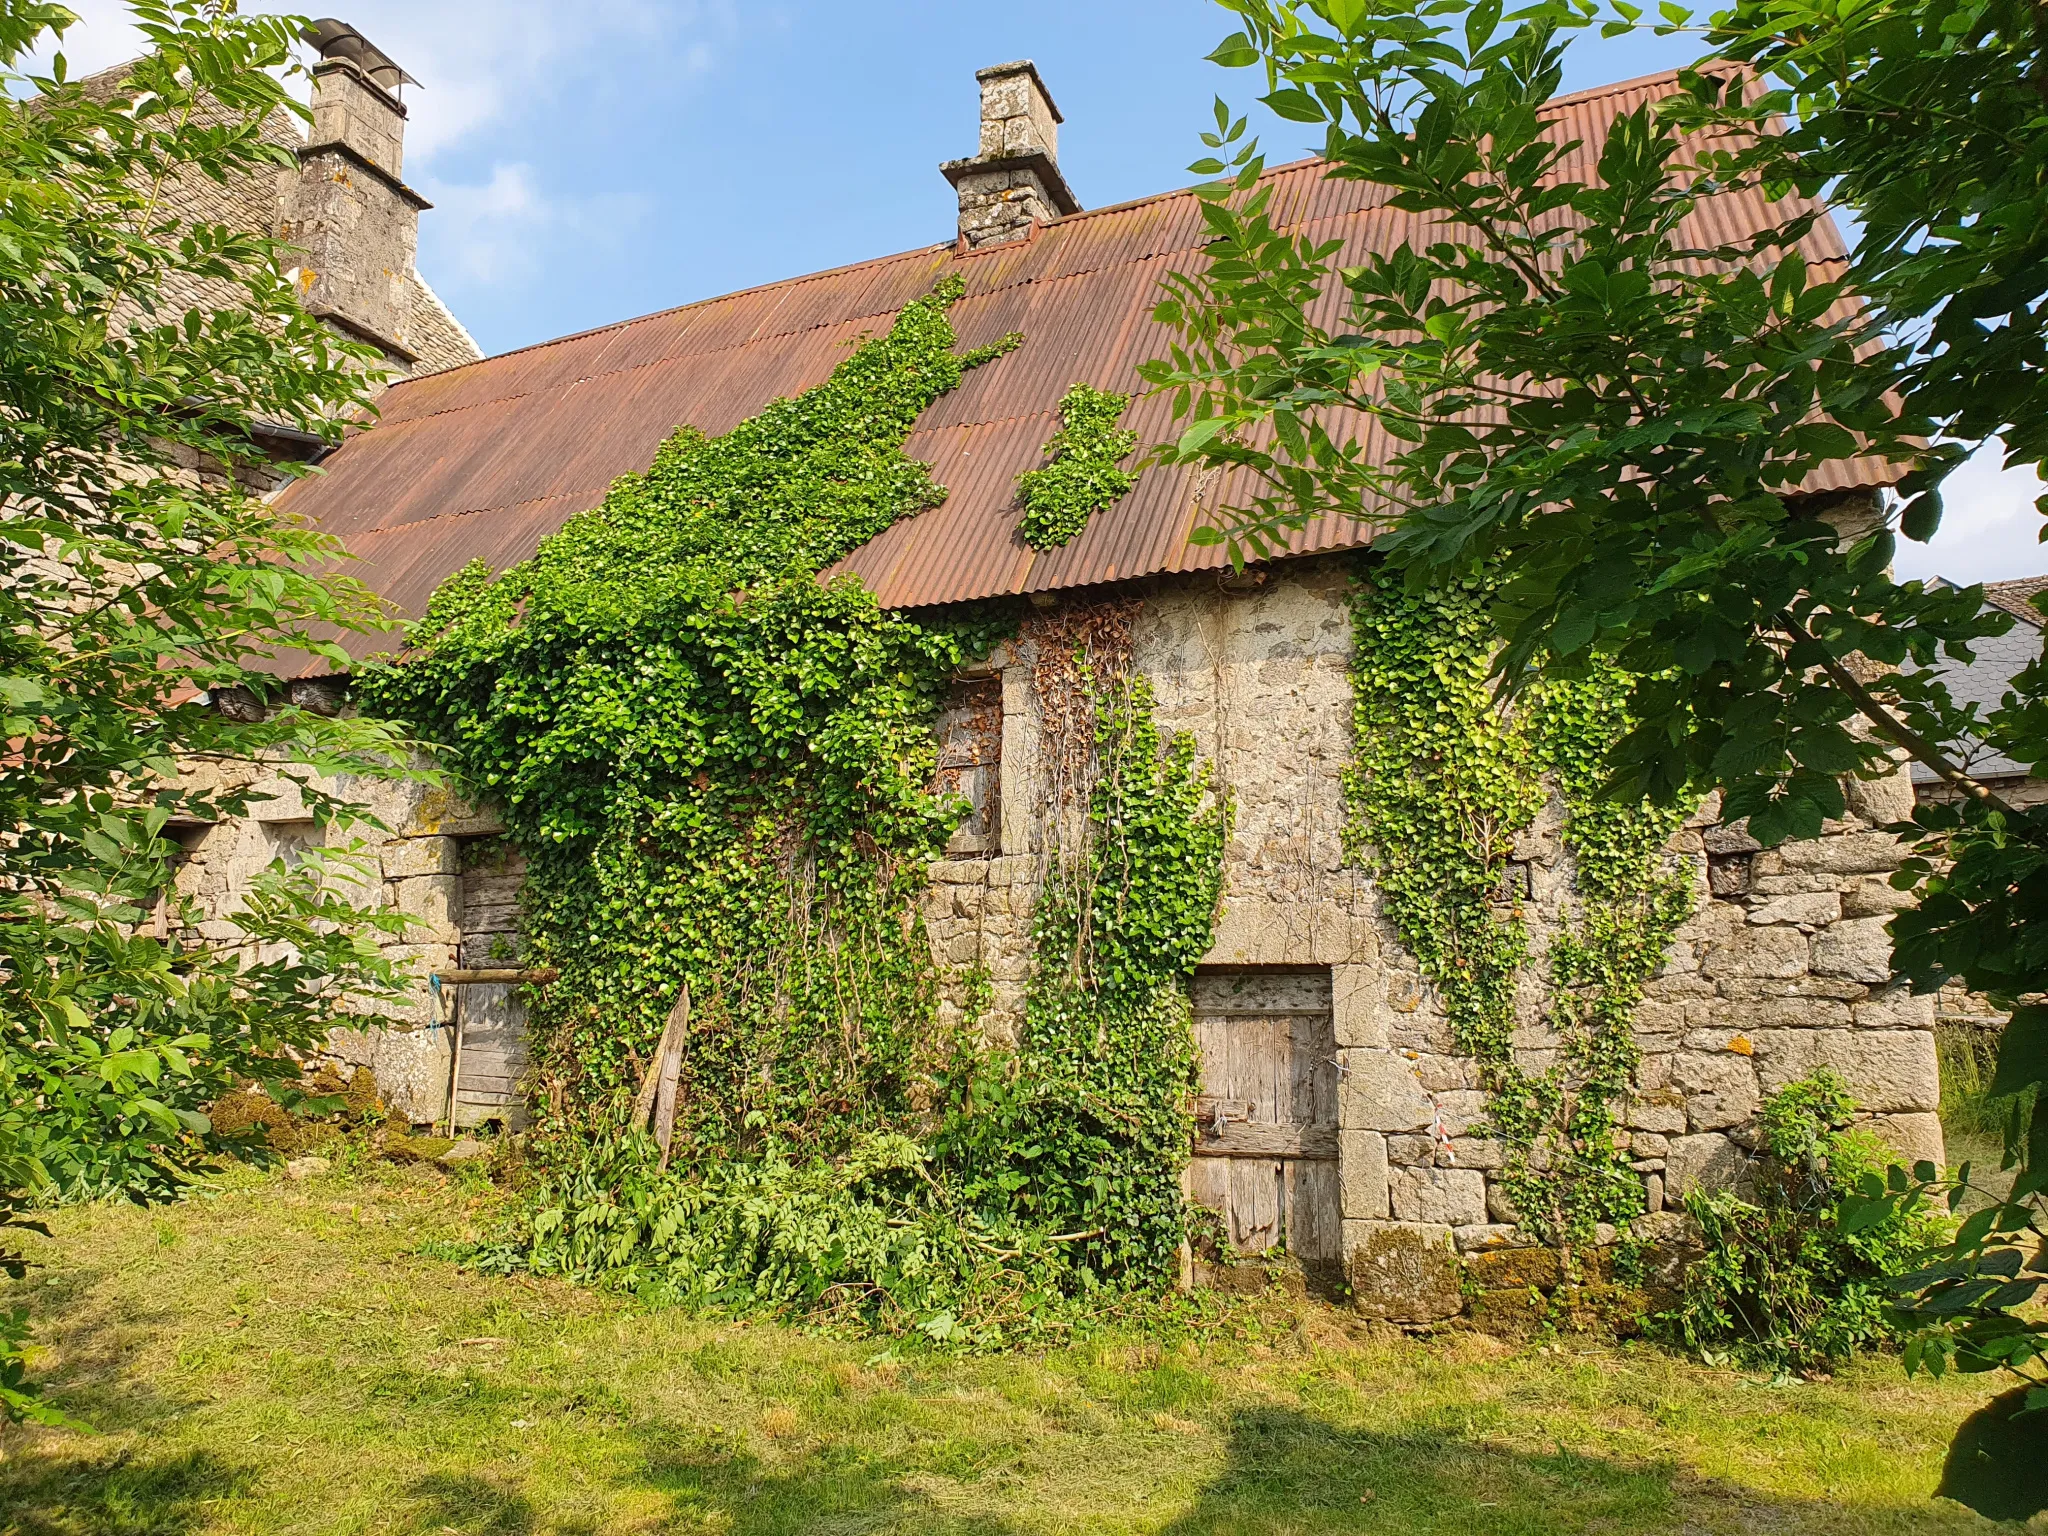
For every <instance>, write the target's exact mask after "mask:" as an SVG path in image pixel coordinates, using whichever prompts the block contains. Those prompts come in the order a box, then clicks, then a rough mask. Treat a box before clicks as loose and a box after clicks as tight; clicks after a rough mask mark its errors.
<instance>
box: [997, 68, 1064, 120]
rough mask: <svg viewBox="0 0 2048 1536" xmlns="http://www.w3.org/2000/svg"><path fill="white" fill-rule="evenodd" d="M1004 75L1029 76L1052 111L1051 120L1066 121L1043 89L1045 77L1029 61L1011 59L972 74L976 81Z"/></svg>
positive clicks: (1050, 94) (1049, 93)
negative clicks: (1005, 62)
mask: <svg viewBox="0 0 2048 1536" xmlns="http://www.w3.org/2000/svg"><path fill="white" fill-rule="evenodd" d="M1004 75H1029V76H1030V77H1031V83H1032V84H1033V85H1035V86H1037V87H1038V94H1039V95H1041V96H1043V97H1044V98H1045V104H1046V105H1047V106H1048V107H1050V108H1051V109H1052V120H1053V121H1054V122H1056V123H1064V122H1065V121H1066V120H1067V119H1066V116H1065V114H1063V113H1062V112H1061V111H1060V105H1059V103H1058V102H1056V101H1054V100H1053V99H1052V92H1051V91H1048V90H1047V89H1046V88H1045V77H1044V76H1043V75H1041V74H1039V72H1038V66H1037V65H1036V64H1034V63H1032V62H1031V60H1029V59H1012V60H1011V61H1010V62H1009V63H1007V64H991V65H989V67H988V68H987V69H977V70H976V71H975V72H974V78H975V79H977V80H998V79H1001V78H1002V77H1003V76H1004Z"/></svg>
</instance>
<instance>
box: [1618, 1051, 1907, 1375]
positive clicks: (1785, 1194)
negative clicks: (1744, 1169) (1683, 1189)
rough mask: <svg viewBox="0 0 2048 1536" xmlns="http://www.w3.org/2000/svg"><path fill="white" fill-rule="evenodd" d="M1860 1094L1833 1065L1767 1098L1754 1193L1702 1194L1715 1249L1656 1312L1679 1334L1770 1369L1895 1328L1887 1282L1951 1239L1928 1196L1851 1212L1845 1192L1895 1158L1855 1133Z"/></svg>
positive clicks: (1826, 1357)
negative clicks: (1877, 1214)
mask: <svg viewBox="0 0 2048 1536" xmlns="http://www.w3.org/2000/svg"><path fill="white" fill-rule="evenodd" d="M1855 1110H1856V1104H1855V1101H1854V1099H1852V1098H1851V1097H1850V1095H1849V1089H1848V1085H1847V1084H1846V1083H1845V1082H1843V1080H1842V1079H1841V1077H1840V1076H1838V1075H1837V1074H1835V1073H1834V1072H1832V1071H1829V1070H1827V1069H1826V1068H1823V1069H1822V1070H1820V1071H1818V1072H1816V1073H1814V1074H1813V1075H1812V1076H1811V1077H1806V1078H1801V1079H1800V1080H1798V1081H1797V1082H1792V1083H1787V1084H1786V1085H1785V1086H1784V1087H1782V1088H1780V1089H1779V1090H1778V1091H1777V1092H1775V1093H1773V1094H1771V1095H1769V1096H1768V1097H1767V1098H1766V1099H1765V1100H1764V1104H1763V1111H1762V1114H1761V1116H1760V1117H1759V1120H1760V1142H1761V1145H1760V1148H1759V1150H1760V1153H1761V1156H1760V1157H1759V1159H1758V1160H1757V1162H1756V1164H1755V1165H1754V1169H1753V1172H1754V1180H1755V1191H1754V1198H1747V1197H1745V1195H1743V1194H1742V1193H1740V1192H1738V1191H1736V1190H1715V1191H1712V1192H1709V1191H1706V1190H1694V1191H1692V1192H1691V1193H1689V1194H1688V1195H1687V1196H1686V1198H1685V1209H1686V1212H1687V1213H1688V1214H1689V1215H1690V1216H1691V1217H1692V1218H1693V1220H1694V1221H1695V1222H1697V1223H1698V1224H1699V1229H1700V1236H1701V1239H1702V1241H1703V1242H1704V1243H1705V1252H1704V1253H1703V1254H1702V1255H1701V1256H1700V1257H1699V1258H1697V1259H1695V1260H1694V1261H1693V1262H1692V1264H1691V1265H1689V1266H1688V1267H1687V1270H1686V1275H1685V1289H1684V1294H1683V1296H1682V1298H1681V1300H1680V1302H1679V1304H1678V1306H1677V1307H1676V1308H1674V1309H1673V1310H1672V1311H1671V1312H1669V1313H1666V1314H1664V1315H1662V1316H1661V1317H1660V1318H1658V1319H1657V1323H1658V1326H1659V1327H1660V1328H1661V1329H1662V1330H1663V1331H1665V1332H1666V1333H1667V1334H1668V1335H1669V1336H1670V1337H1672V1338H1673V1339H1674V1340H1678V1341H1682V1342H1683V1343H1684V1344H1685V1345H1686V1347H1688V1348H1690V1349H1693V1350H1697V1351H1700V1352H1702V1353H1704V1354H1707V1355H1709V1356H1712V1355H1715V1354H1719V1353H1727V1354H1732V1355H1733V1356H1734V1357H1735V1358H1736V1359H1737V1360H1739V1361H1740V1362H1741V1363H1743V1364H1745V1365H1750V1366H1761V1367H1764V1368H1767V1369H1772V1370H1820V1369H1823V1368H1825V1367H1826V1366H1828V1365H1831V1364H1834V1363H1837V1362H1839V1361H1841V1360H1843V1359H1845V1358H1847V1357H1848V1356H1849V1355H1851V1354H1853V1353H1854V1352H1855V1351H1857V1350H1859V1349H1863V1348H1866V1347H1868V1346H1870V1345H1872V1344H1879V1343H1887V1342H1891V1341H1893V1340H1895V1339H1896V1338H1897V1337H1898V1328H1897V1322H1896V1317H1895V1314H1894V1312H1893V1309H1892V1305H1891V1297H1890V1295H1889V1289H1888V1287H1889V1282H1890V1281H1891V1280H1892V1279H1893V1278H1894V1277H1895V1276H1897V1275H1899V1274H1901V1273H1903V1272H1904V1271H1906V1270H1907V1269H1908V1268H1909V1267H1910V1266H1911V1264H1912V1262H1913V1260H1914V1259H1915V1258H1917V1257H1918V1256H1919V1255H1920V1254H1921V1253H1922V1252H1923V1251H1924V1250H1926V1249H1927V1248H1928V1247H1929V1246H1930V1245H1931V1244H1933V1243H1935V1242H1938V1241H1939V1240H1940V1239H1941V1237H1942V1236H1943V1235H1944V1231H1943V1228H1944V1223H1943V1222H1942V1221H1941V1219H1940V1216H1939V1214H1938V1213H1937V1211H1936V1209H1935V1208H1934V1207H1933V1206H1931V1205H1929V1204H1928V1203H1927V1202H1926V1201H1925V1200H1922V1199H1917V1198H1916V1199H1914V1200H1911V1201H1904V1202H1901V1203H1900V1204H1899V1205H1897V1206H1896V1207H1895V1208H1893V1209H1891V1210H1889V1211H1887V1212H1886V1213H1885V1215H1884V1217H1883V1219H1882V1220H1878V1221H1871V1222H1860V1223H1859V1222H1856V1221H1853V1220H1845V1219H1843V1218H1844V1206H1843V1200H1844V1197H1845V1196H1846V1195H1848V1194H1849V1192H1850V1191H1851V1190H1852V1189H1854V1188H1855V1187H1856V1185H1857V1184H1859V1183H1860V1182H1861V1181H1862V1180H1864V1179H1865V1178H1868V1177H1871V1176H1873V1175H1874V1174H1876V1172H1877V1171H1878V1170H1880V1169H1882V1168H1884V1167H1885V1166H1886V1164H1887V1163H1888V1162H1889V1161H1890V1154H1889V1153H1888V1152H1887V1151H1886V1149H1885V1148H1884V1147H1883V1146H1882V1145H1880V1144H1879V1143H1878V1142H1877V1141H1876V1140H1875V1139H1874V1138H1873V1137H1871V1136H1870V1135H1869V1134H1868V1133H1867V1132H1863V1131H1857V1130H1854V1129H1851V1127H1850V1122H1851V1120H1852V1119H1853V1117H1854V1115H1855Z"/></svg>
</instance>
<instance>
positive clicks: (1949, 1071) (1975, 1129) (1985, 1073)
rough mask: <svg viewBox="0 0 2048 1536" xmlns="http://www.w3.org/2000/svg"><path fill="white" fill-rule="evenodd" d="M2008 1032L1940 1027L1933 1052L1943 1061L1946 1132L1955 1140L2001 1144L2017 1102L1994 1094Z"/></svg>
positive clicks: (1964, 1026) (1943, 1124) (1943, 1122)
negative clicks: (1994, 1080)
mask: <svg viewBox="0 0 2048 1536" xmlns="http://www.w3.org/2000/svg"><path fill="white" fill-rule="evenodd" d="M2004 1038H2005V1036H2004V1031H2002V1030H1998V1029H1986V1028H1983V1027H1982V1026H1980V1025H1976V1024H1942V1025H1938V1026H1936V1028H1935V1032H1934V1049H1935V1053H1936V1056H1937V1057H1938V1059H1939V1061H1940V1063H1941V1128H1942V1130H1943V1131H1944V1132H1945V1133H1946V1134H1947V1135H1948V1136H1949V1137H1950V1138H1952V1139H1957V1140H1964V1141H1972V1142H1982V1141H1992V1142H1996V1141H1999V1140H2001V1139H2002V1138H2003V1137H2004V1135H2005V1127H2006V1123H2007V1122H2008V1121H2009V1120H2010V1119H2011V1117H2012V1106H2013V1098H2012V1096H2011V1095H2008V1096H2006V1097H2004V1098H1997V1099H1994V1098H1993V1097H1992V1096H1991V1077H1992V1073H1993V1071H1994V1070H1995V1069H1996V1067H1997V1065H1998V1045H1999V1042H2000V1041H2001V1040H2002V1039H2004Z"/></svg>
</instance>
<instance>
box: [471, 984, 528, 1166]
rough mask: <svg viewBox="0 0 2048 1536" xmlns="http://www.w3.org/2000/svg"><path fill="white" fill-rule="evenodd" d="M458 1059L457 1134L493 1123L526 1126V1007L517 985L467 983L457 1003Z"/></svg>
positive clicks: (506, 1125) (514, 1129)
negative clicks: (460, 1034)
mask: <svg viewBox="0 0 2048 1536" xmlns="http://www.w3.org/2000/svg"><path fill="white" fill-rule="evenodd" d="M456 1006H457V1007H458V1008H460V1009H461V1010H462V1012H461V1018H460V1023H461V1028H462V1059H461V1060H460V1061H459V1062H458V1063H457V1064H456V1073H457V1079H456V1084H455V1128H456V1129H457V1130H468V1129H471V1128H473V1127H475V1126H479V1125H485V1124H488V1123H490V1122H491V1121H496V1122H497V1123H498V1124H500V1125H502V1126H504V1127H505V1128H506V1129H507V1130H512V1131H516V1130H520V1129H523V1128H524V1127H525V1124H526V1096H525V1093H524V1086H525V1085H524V1083H523V1082H522V1079H523V1078H524V1077H525V1075H526V1004H525V1003H523V1002H521V1001H520V1000H519V988H518V986H516V985H511V984H505V983H500V982H481V981H472V982H466V983H464V984H463V986H462V996H461V1000H460V1001H459V1002H458V1003H457V1005H456Z"/></svg>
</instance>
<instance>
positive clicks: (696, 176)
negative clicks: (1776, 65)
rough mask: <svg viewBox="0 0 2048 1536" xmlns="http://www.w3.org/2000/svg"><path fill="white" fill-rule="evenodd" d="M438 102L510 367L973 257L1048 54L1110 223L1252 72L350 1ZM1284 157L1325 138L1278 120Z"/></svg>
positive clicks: (450, 298) (1070, 127)
mask: <svg viewBox="0 0 2048 1536" xmlns="http://www.w3.org/2000/svg"><path fill="white" fill-rule="evenodd" d="M69 3H70V4H71V6H72V8H73V9H74V10H77V11H78V12H79V13H80V14H81V15H82V16H83V18H84V24H83V26H82V28H81V29H79V30H78V31H77V32H75V33H74V40H73V43H72V44H71V45H70V46H69V47H68V49H67V52H69V54H70V55H71V62H72V64H73V67H74V69H75V70H82V69H85V68H92V67H98V66H99V65H101V64H104V63H109V62H113V61H114V60H116V59H119V58H122V57H125V56H127V55H128V54H130V53H132V52H133V51H134V49H133V47H132V35H131V34H127V33H126V31H125V28H124V27H123V26H122V25H121V17H122V15H123V9H122V7H121V5H120V4H119V0H69ZM327 4H328V5H329V6H331V7H332V10H331V11H330V12H329V14H334V15H337V16H339V17H340V18H341V19H343V20H345V21H349V22H352V23H354V24H355V25H356V26H357V27H359V28H360V29H361V30H362V31H363V32H364V33H365V34H366V35H367V36H368V37H369V38H370V39H371V40H372V41H373V42H375V43H376V44H377V45H378V46H379V47H380V48H382V49H383V50H384V51H385V52H386V53H388V54H390V55H391V56H392V57H393V58H395V59H397V60H398V62H399V63H401V64H402V65H404V66H405V67H406V68H407V69H408V70H409V71H410V72H411V73H412V74H413V75H415V76H416V77H418V79H419V80H420V82H421V85H420V87H419V88H418V89H416V90H409V91H408V93H407V97H408V103H409V106H410V108H411V112H412V117H411V122H410V125H409V127H408V131H407V147H406V165H405V175H406V179H407V180H408V181H410V182H412V183H413V185H415V186H416V187H418V188H419V189H420V190H421V191H422V192H424V193H425V194H426V195H427V196H428V197H429V198H431V199H432V200H433V201H434V203H435V205H436V206H435V208H434V209H433V210H432V211H431V212H429V213H427V214H426V215H425V216H424V217H423V219H422V222H421V237H420V257H419V261H420V269H421V271H422V272H423V273H424V274H425V275H426V277H427V279H428V280H429V281H430V282H431V283H433V285H434V286H435V288H436V289H437V290H438V291H439V292H440V294H441V296H442V297H443V298H444V299H445V300H446V301H447V302H448V304H449V306H450V308H452V309H453V310H454V311H455V313H456V314H457V315H458V316H459V317H460V318H461V319H462V320H463V322H464V323H465V324H466V325H467V326H468V327H469V328H470V330H471V332H472V333H473V334H474V335H475V336H476V338H477V340H478V342H479V343H480V344H481V345H482V346H483V347H484V349H485V350H486V351H487V352H501V351H505V350H507V349H509V348H512V347H517V346H524V345H526V344H528V343H531V342H535V341H544V340H546V339H548V338H550V337H553V336H560V335H564V334H567V333H569V332H571V331H576V330H581V329H584V328H587V327H590V326H594V325H603V324H606V323H608V322H610V321H614V320H618V319H622V318H625V317H628V316H632V315H637V314H644V313H647V312H649V311H651V310H657V309H663V308H667V307H669V306H671V305H675V304H682V303H687V302H689V301H691V300H694V299H701V298H706V297H710V296H713V295H716V294H720V293H725V292H730V291H731V290H733V289H736V288H745V287H750V286H752V285H754V284H757V283H764V282H771V281H774V280H776V279H778V278H784V277H790V276H794V275H797V274H800V273H804V272H814V271H818V270H821V269H823V268H827V267H833V266H839V265H842V264H845V263H847V262H853V261H861V260H864V259H866V258H868V257H872V256H879V255H884V254H887V253H890V252H894V251H900V250H907V249H910V248H913V247H916V246H920V245H928V244H931V243H933V242H936V241H939V240H944V239H948V238H950V237H951V235H952V231H953V219H954V206H955V205H954V199H953V192H952V189H951V188H950V187H948V186H947V184H946V182H945V181H944V179H943V178H942V177H941V176H940V175H939V172H938V164H939V162H940V161H942V160H948V159H953V158H956V157H958V156H961V155H965V154H970V153H972V152H973V150H974V148H975V141H976V118H977V94H976V87H975V83H974V71H975V70H976V69H977V68H978V67H980V66H982V65H986V64H995V63H1000V62H1003V61H1005V60H1009V59H1016V58H1030V59H1034V60H1036V61H1037V64H1038V67H1039V70H1040V73H1041V74H1042V75H1043V77H1044V78H1045V80H1046V82H1047V84H1048V86H1049V87H1050V89H1051V91H1052V93H1053V95H1054V97H1055V98H1056V99H1057V101H1058V102H1059V106H1060V109H1061V111H1062V112H1063V113H1064V114H1065V116H1066V123H1065V125H1064V126H1063V127H1062V129H1061V139H1060V160H1061V166H1062V169H1063V170H1064V171H1065V172H1066V174H1067V178H1068V180H1069V181H1070V182H1071V183H1072V185H1073V187H1074V190H1075V192H1076V194H1077V195H1078V196H1079V197H1080V198H1081V201H1082V202H1083V203H1084V204H1085V205H1087V206H1091V207H1100V206H1103V205H1105V204H1109V203H1116V202H1122V201H1124V200H1126V199H1128V198H1134V197H1142V196H1145V195H1147V194H1149V193H1153V192H1159V191H1163V190H1166V189H1168V188H1171V187H1175V186H1181V185H1185V184H1186V182H1187V181H1188V180H1189V179H1190V178H1189V177H1188V174H1187V172H1186V169H1185V167H1186V165H1187V163H1188V162H1189V161H1190V160H1192V159H1194V158H1195V157H1196V156H1197V155H1198V154H1200V153H1201V146H1200V144H1199V142H1198V141H1197V138H1196V135H1197V134H1198V133H1199V132H1200V131H1201V130H1202V128H1203V127H1204V126H1205V125H1206V123H1207V119H1208V117H1209V103H1210V101H1211V99H1212V98H1213V97H1214V96H1215V95H1216V94H1217V93H1218V92H1219V91H1220V92H1221V93H1222V94H1223V95H1224V96H1225V97H1226V99H1231V100H1233V101H1235V102H1240V103H1247V104H1248V103H1249V102H1250V100H1251V98H1252V97H1253V96H1254V95H1255V94H1256V91H1257V89H1258V79H1257V76H1256V75H1255V74H1254V73H1253V72H1252V71H1226V70H1220V69H1217V68H1216V67H1215V66H1213V65H1211V64H1208V63H1207V62H1205V61H1204V59H1203V55H1204V54H1206V53H1207V52H1208V51H1209V50H1210V49H1211V48H1213V47H1214V46H1215V44H1216V43H1217V41H1218V40H1220V39H1221V37H1222V36H1223V35H1224V34H1225V33H1226V32H1229V31H1231V30H1232V23H1231V19H1230V17H1229V16H1228V14H1227V13H1226V12H1224V11H1223V10H1222V9H1221V8H1220V7H1218V6H1216V5H1214V4H1212V3H1209V0H1093V3H1090V0H1039V3H1037V4H1035V5H1027V6H1009V5H996V4H991V3H986V0H983V3H924V4H918V3H912V0H858V3H849V0H837V3H827V0H755V3H750V4H747V5H740V4H737V3H734V0H577V3H575V4H573V5H571V4H564V3H562V0H327ZM1690 56H1691V45H1690V44H1689V43H1688V42H1687V41H1686V40H1684V39H1666V40H1658V39H1654V38H1640V39H1638V38H1625V39H1616V40H1611V41H1610V40H1601V39H1597V38H1588V39H1586V40H1584V41H1583V42H1581V43H1580V44H1579V45H1578V46H1577V47H1576V48H1575V49H1574V50H1573V52H1572V54H1571V56H1570V66H1569V73H1568V75H1567V78H1566V81H1565V88H1566V89H1567V90H1576V89H1580V88H1583V87H1585V86H1591V85H1599V84H1602V83H1605V82H1607V81H1612V80H1619V79H1626V78H1628V77H1630V76H1633V75H1640V74H1646V73H1649V72H1650V71H1653V70H1657V69H1664V68H1669V67H1671V66H1672V65H1674V64H1678V63H1682V62H1685V60H1686V59H1687V58H1689V57H1690ZM1254 121H1255V123H1256V124H1257V126H1258V128H1259V129H1260V131H1261V132H1262V133H1263V134H1264V135H1265V138H1266V148H1267V150H1268V153H1269V155H1270V157H1271V158H1272V159H1274V160H1276V161H1278V160H1286V159H1292V158H1295V157H1296V156H1297V155H1299V154H1302V153H1307V152H1309V151H1310V150H1311V149H1312V148H1313V147H1314V135H1313V132H1312V131H1311V130H1309V129H1306V128H1303V127H1301V126H1299V125H1294V124H1287V123H1282V122H1279V121H1277V120H1274V119H1271V118H1270V117H1267V118H1264V119H1263V121H1261V120H1260V119H1259V118H1255V119H1254ZM1952 484H1954V489H1955V491H1956V492H1957V494H1955V495H1952V496H1951V497H1950V506H1951V515H1950V520H1949V525H1948V526H1947V527H1946V528H1945V529H1944V531H1943V534H1942V536H1941V538H1940V540H1939V542H1938V543H1937V545H1936V547H1935V548H1934V550H1932V551H1927V550H1924V549H1920V548H1917V547H1913V548H1909V551H1908V553H1907V555H1906V557H1905V558H1903V559H1902V561H1901V568H1902V570H1905V571H1906V572H1908V573H1909V574H1914V575H1928V574H1933V573H1934V572H1935V571H1937V570H1939V571H1941V572H1943V573H1945V574H1949V575H1951V576H1953V577H1955V578H1957V579H1961V580H1975V579H1985V578H1992V579H1995V578H1997V577H2001V576H2012V575H2024V574H2029V573H2031V572H2034V571H2037V570H2042V569H2048V555H2044V554H2043V553H2042V551H2040V550H2039V549H2038V548H2037V547H2034V546H2033V545H2032V542H2031V532H2032V529H2033V528H2034V527H2035V526H2038V522H2039V519H2038V517H2037V516H2036V515H2035V514H2034V513H2033V512H2032V510H2031V507H2030V506H2029V505H2028V504H2029V503H2030V502H2031V500H2032V497H2033V496H2034V495H2036V494H2039V492H2040V489H2041V487H2039V486H2038V485H2036V484H2033V483H2031V480H2029V483H2027V484H2020V483H2018V482H2017V479H2016V477H2013V476H2008V475H2001V474H1999V473H1998V472H1997V470H1996V467H1995V466H1994V465H1992V464H1990V463H1989V462H1988V461H1986V462H1984V463H1982V464H1978V465H1973V466H1972V470H1971V471H1970V472H1969V474H1968V476H1967V478H1965V479H1964V480H1963V481H1962V482H1961V483H1960V484H1955V483H1953V482H1952Z"/></svg>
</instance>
